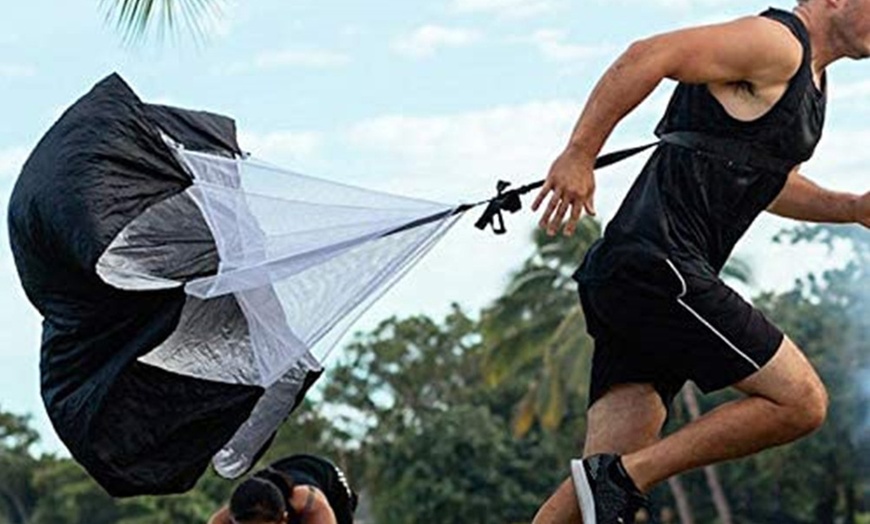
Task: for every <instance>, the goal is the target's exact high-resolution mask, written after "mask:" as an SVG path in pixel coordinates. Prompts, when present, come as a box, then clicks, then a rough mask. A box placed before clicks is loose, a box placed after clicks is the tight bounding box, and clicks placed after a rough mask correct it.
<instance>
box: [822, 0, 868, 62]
mask: <svg viewBox="0 0 870 524" xmlns="http://www.w3.org/2000/svg"><path fill="white" fill-rule="evenodd" d="M827 1H828V2H831V3H835V4H840V5H839V9H835V10H834V12H833V13H832V21H833V22H834V23H833V27H834V28H835V30H836V33H835V36H836V37H838V39H839V40H840V41H842V42H843V45H844V54H845V56H848V57H849V58H855V59H860V58H867V57H870V0H827Z"/></svg>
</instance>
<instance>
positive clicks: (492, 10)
mask: <svg viewBox="0 0 870 524" xmlns="http://www.w3.org/2000/svg"><path fill="white" fill-rule="evenodd" d="M555 8H556V1H554V0H453V1H452V2H451V4H450V9H451V10H452V11H454V12H456V13H487V14H495V15H498V16H506V17H527V16H533V15H538V14H542V13H547V12H551V11H553V10H555Z"/></svg>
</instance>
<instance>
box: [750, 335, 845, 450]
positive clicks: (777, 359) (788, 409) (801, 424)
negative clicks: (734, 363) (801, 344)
mask: <svg viewBox="0 0 870 524" xmlns="http://www.w3.org/2000/svg"><path fill="white" fill-rule="evenodd" d="M738 389H740V390H741V391H743V392H744V393H747V394H749V395H754V396H760V397H764V398H766V399H768V400H770V401H772V402H773V403H774V404H776V405H777V406H779V408H780V409H778V410H777V411H778V414H779V416H780V417H781V418H782V424H783V425H784V426H785V429H787V430H789V431H788V433H789V434H790V435H792V436H793V438H798V437H801V436H804V435H806V434H808V433H812V432H813V431H815V430H816V429H818V428H819V427H820V426H821V425H822V424H823V423H824V422H825V417H826V416H827V413H828V393H827V391H826V390H825V386H824V384H822V381H821V379H820V378H819V376H818V374H817V373H816V371H815V370H814V369H813V367H812V365H811V364H810V362H809V360H808V359H807V358H806V356H805V355H804V354H803V352H802V351H801V350H800V348H798V347H797V346H796V345H795V344H794V343H793V342H792V341H791V340H789V339H788V338H785V339H783V342H782V345H781V346H780V348H779V350H778V351H777V353H776V355H775V356H774V358H773V359H772V360H771V361H770V362H768V363H767V365H766V366H764V367H763V368H762V369H761V370H760V371H759V372H758V373H756V374H755V375H753V376H751V377H749V378H748V379H746V380H744V381H743V382H741V383H740V384H738Z"/></svg>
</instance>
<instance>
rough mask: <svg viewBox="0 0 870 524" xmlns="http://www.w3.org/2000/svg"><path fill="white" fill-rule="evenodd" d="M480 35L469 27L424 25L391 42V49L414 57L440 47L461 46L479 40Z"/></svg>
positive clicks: (422, 55) (428, 54) (426, 54)
mask: <svg viewBox="0 0 870 524" xmlns="http://www.w3.org/2000/svg"><path fill="white" fill-rule="evenodd" d="M481 38H482V35H481V34H480V33H479V32H477V31H473V30H470V29H457V28H450V27H443V26H437V25H424V26H422V27H419V28H417V29H415V30H414V31H413V32H411V33H410V34H408V35H405V36H401V37H399V38H397V39H396V40H395V41H394V42H393V50H395V51H396V52H398V53H400V54H403V55H406V56H411V57H415V58H422V57H427V56H432V55H433V54H435V51H436V50H437V49H438V48H441V47H463V46H466V45H469V44H472V43H474V42H477V41H479V40H480V39H481Z"/></svg>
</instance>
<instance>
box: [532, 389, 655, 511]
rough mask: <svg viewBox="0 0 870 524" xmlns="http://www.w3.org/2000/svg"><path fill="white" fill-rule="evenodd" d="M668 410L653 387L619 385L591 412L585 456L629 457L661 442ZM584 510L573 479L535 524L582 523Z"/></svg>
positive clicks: (547, 503) (594, 405) (599, 400)
mask: <svg viewBox="0 0 870 524" xmlns="http://www.w3.org/2000/svg"><path fill="white" fill-rule="evenodd" d="M666 415H667V411H666V410H665V407H664V405H662V401H661V398H660V397H659V395H658V393H656V391H655V389H653V387H652V386H651V385H649V384H624V385H619V386H615V387H614V388H612V389H610V390H609V391H608V392H607V393H605V394H604V396H602V397H601V398H600V399H598V400H597V401H596V402H595V403H594V404H593V405H592V407H591V408H590V409H589V412H588V414H587V420H586V426H587V430H586V444H585V446H584V451H583V454H584V456H588V455H595V454H597V453H618V454H625V453H631V452H633V451H636V450H639V449H641V448H644V447H647V446H650V445H652V444H653V443H655V442H656V441H658V439H659V435H660V432H661V429H662V425H663V424H664V422H665V417H666ZM580 522H582V519H581V517H580V507H579V506H578V504H577V496H576V495H575V492H574V483H573V481H572V480H571V478H570V477H569V478H568V479H566V480H565V481H564V482H563V483H562V485H561V486H559V489H557V490H556V492H555V493H553V495H552V496H551V497H550V498H549V499H548V500H547V502H546V503H544V505H543V506H541V509H539V510H538V513H537V514H536V515H535V520H534V521H533V522H532V524H568V523H570V524H578V523H580Z"/></svg>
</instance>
